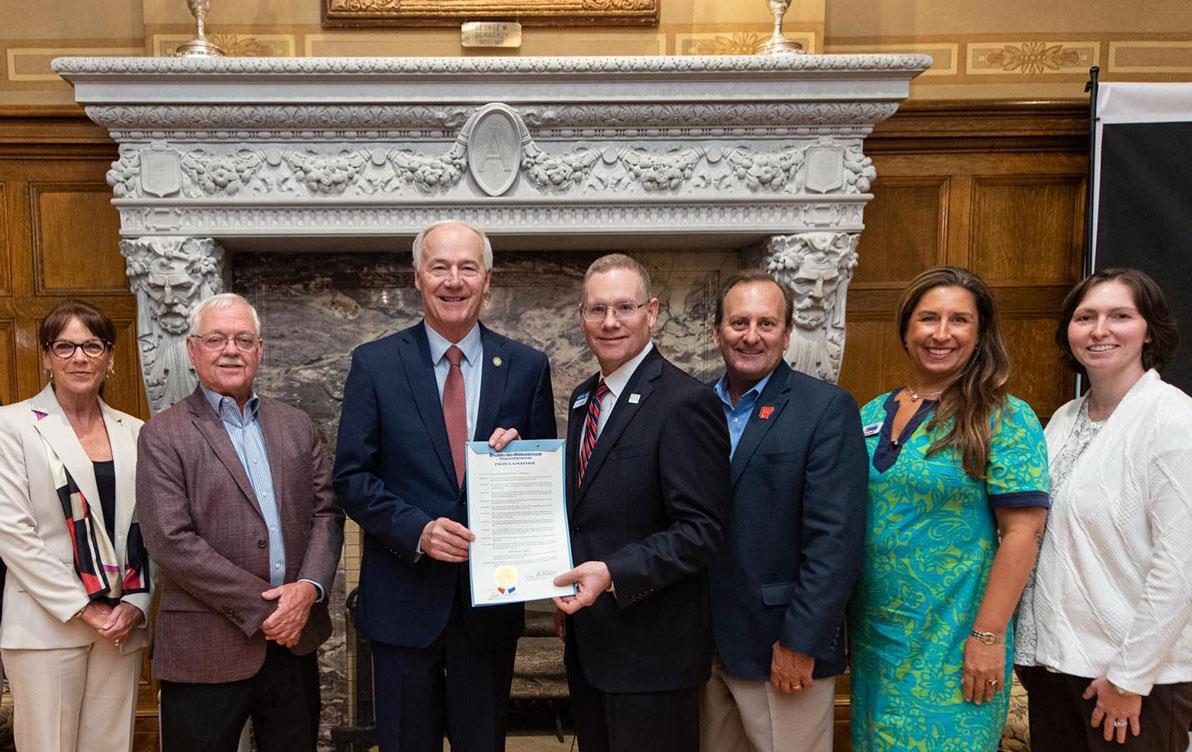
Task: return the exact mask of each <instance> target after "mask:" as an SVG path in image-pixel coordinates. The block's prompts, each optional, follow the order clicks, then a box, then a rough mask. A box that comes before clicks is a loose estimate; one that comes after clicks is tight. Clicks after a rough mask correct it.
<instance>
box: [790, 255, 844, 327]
mask: <svg viewBox="0 0 1192 752" xmlns="http://www.w3.org/2000/svg"><path fill="white" fill-rule="evenodd" d="M790 285H791V288H792V289H793V291H794V293H795V326H797V327H799V328H800V329H807V330H813V331H814V330H816V329H819V328H820V327H822V326H823V325H824V322H825V321H826V320H827V318H828V308H827V301H828V300H830V299H831V298H832V296H833V295H835V293H836V288H837V287H839V286H840V268H839V267H838V266H837V264H836V257H835V255H833V254H829V253H824V252H822V251H813V252H811V253H808V254H807V255H806V256H804V257H803V261H802V263H800V264H799V268H798V269H796V270H795V273H794V274H793V275H792V276H791V281H790Z"/></svg>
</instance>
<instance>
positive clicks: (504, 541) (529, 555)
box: [467, 439, 575, 606]
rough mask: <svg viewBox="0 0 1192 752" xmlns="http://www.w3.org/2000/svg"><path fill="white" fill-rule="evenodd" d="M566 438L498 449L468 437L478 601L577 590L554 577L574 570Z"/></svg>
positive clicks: (472, 552)
mask: <svg viewBox="0 0 1192 752" xmlns="http://www.w3.org/2000/svg"><path fill="white" fill-rule="evenodd" d="M564 443H565V442H564V441H563V439H550V440H546V441H514V442H510V444H509V446H507V447H505V449H504V450H503V451H500V452H497V451H494V450H493V448H492V447H490V446H489V445H488V442H484V441H471V442H468V462H467V465H468V467H467V473H468V528H469V529H470V530H471V531H472V532H473V533H475V534H476V540H474V541H472V545H471V547H470V550H469V553H468V569H469V571H470V574H471V579H472V605H473V606H494V605H497V604H501V603H518V602H522V601H534V600H541V599H544V598H551V597H553V596H556V595H575V588H574V587H573V586H571V585H568V586H566V587H556V586H555V585H554V584H553V583H552V580H554V578H555V577H557V576H559V575H560V574H562V573H564V572H566V571H567V570H569V569H571V568H572V563H571V535H570V533H569V531H568V525H567V491H566V486H565V484H564V475H563V473H564V466H565V463H564V457H565V456H566V450H565V449H564Z"/></svg>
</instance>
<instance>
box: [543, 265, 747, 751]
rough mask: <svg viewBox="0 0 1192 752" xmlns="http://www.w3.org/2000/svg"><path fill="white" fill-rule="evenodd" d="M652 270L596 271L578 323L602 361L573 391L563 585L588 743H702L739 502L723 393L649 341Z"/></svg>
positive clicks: (654, 308)
mask: <svg viewBox="0 0 1192 752" xmlns="http://www.w3.org/2000/svg"><path fill="white" fill-rule="evenodd" d="M657 317H658V299H657V298H655V297H652V296H651V293H650V279H649V274H648V273H647V272H646V270H645V268H643V267H642V266H641V264H639V263H637V262H636V261H634V260H633V259H631V258H629V257H628V256H623V255H619V254H613V255H609V256H604V257H602V258H600V259H597V260H596V261H595V262H594V263H593V264H592V265H591V266H590V267H589V268H588V271H587V274H586V275H585V277H584V288H583V302H582V304H581V305H580V326H581V327H582V328H583V332H584V336H585V338H586V339H587V342H588V346H589V347H590V348H591V350H592V353H593V354H594V355H595V356H596V359H597V361H599V364H600V373H598V374H596V375H594V376H592V377H591V378H590V379H588V380H587V381H585V382H583V383H582V384H580V386H579V387H578V388H577V389H576V390H575V392H574V393H573V394H572V395H571V400H570V402H569V404H570V405H571V412H570V418H569V421H568V427H567V480H568V510H569V514H570V522H571V544H572V553H573V556H574V560H575V561H577V562H582V563H581V564H579V566H577V567H576V568H575V569H573V570H571V571H569V572H567V573H565V574H563V575H561V576H560V577H557V578H556V579H555V584H556V585H567V584H572V583H574V584H575V586H576V589H577V593H576V595H574V596H567V597H562V598H556V599H555V603H556V605H557V606H558V607H559V609H560V610H561V611H562V612H564V613H565V614H567V618H566V623H565V625H563V628H564V629H565V639H566V661H567V680H568V684H569V686H570V689H571V706H572V711H573V714H574V717H575V724H576V731H577V733H578V736H579V747H580V750H581V751H582V752H605V751H606V750H607V751H608V752H639V751H640V750H651V752H696V751H697V750H698V749H699V689H700V687H701V686H702V685H703V683H704V682H705V681H706V680H707V678H708V675H709V666H710V664H711V657H712V644H711V643H712V640H711V626H710V621H709V619H710V616H709V612H708V596H707V589H708V579H707V569H706V568H707V565H708V562H710V561H711V560H712V558H713V557H714V556H715V554H716V551H717V549H718V548H719V547H720V544H721V542H722V541H723V540H724V534H725V532H724V528H725V523H726V518H727V517H728V515H729V458H728V453H729V443H728V431H727V430H726V428H725V424H724V414H723V412H722V411H721V409H720V401H719V400H718V399H717V398H716V395H715V394H714V393H713V392H712V391H711V390H710V389H708V388H707V387H706V386H704V385H702V384H700V383H699V382H697V381H696V380H695V379H692V378H691V377H690V376H688V375H686V374H684V373H683V372H682V371H680V370H679V369H678V368H676V367H675V366H673V365H671V363H670V362H669V361H667V360H666V359H665V358H664V357H662V355H661V354H660V353H659V352H658V350H657V349H656V348H655V347H654V346H653V344H652V343H651V341H650V328H651V327H652V326H653V324H654V322H655V320H656V319H657Z"/></svg>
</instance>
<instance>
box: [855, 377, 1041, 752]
mask: <svg viewBox="0 0 1192 752" xmlns="http://www.w3.org/2000/svg"><path fill="white" fill-rule="evenodd" d="M895 394H896V392H890V393H889V394H884V395H881V396H879V397H877V398H875V399H874V400H873V401H871V402H870V403H869V404H867V405H866V406H865V407H864V408H863V409H862V411H861V419H862V422H863V423H864V425H865V434H866V443H867V445H868V448H869V459H870V462H869V510H868V518H867V524H868V531H867V533H866V537H865V563H864V567H863V569H862V572H861V578H860V580H859V582H858V585H857V589H856V591H855V593H854V595H853V599H852V602H851V604H850V607H849V612H850V613H849V617H850V618H849V642H850V647H851V665H852V737H853V750H854V752H886V751H887V750H888V751H889V752H993V751H994V750H996V749H997V747H998V740H999V739H1000V738H1001V735H1002V729H1003V727H1004V726H1005V723H1006V711H1007V708H1008V705H1009V695H1008V693H1007V692H1006V691H1004V690H1003V691H1002V692H999V693H998V694H997V696H996V697H995V699H994V700H993V701H992V702H987V703H982V704H981V705H979V706H978V705H975V704H973V703H967V702H965V701H964V698H963V696H962V694H961V684H960V682H961V666H962V664H963V661H964V646H965V642H966V640H967V639H968V634H969V631H970V630H971V629H972V624H973V620H974V619H975V618H976V615H977V609H978V608H979V607H980V605H981V599H982V597H983V595H984V593H985V584H986V582H987V581H988V579H989V570H990V568H991V567H992V566H993V558H994V554H995V553H996V552H997V546H998V538H997V521H996V519H995V517H994V508H995V507H1027V506H1042V507H1046V506H1047V504H1048V496H1047V484H1048V476H1047V444H1046V441H1045V439H1044V437H1043V429H1042V428H1041V427H1040V425H1039V420H1038V418H1036V417H1035V414H1034V412H1033V411H1032V410H1031V408H1030V406H1029V405H1027V404H1026V403H1025V402H1023V401H1022V400H1020V399H1017V398H1015V397H1007V398H1006V401H1005V403H1004V405H1003V407H1002V409H1001V410H1000V412H999V413H998V414H997V415H995V416H994V418H993V421H994V434H993V437H992V442H991V447H990V458H989V465H988V467H987V471H986V478H985V480H983V481H976V480H973V479H972V478H970V477H969V476H968V475H967V474H966V473H965V472H964V465H963V461H962V459H961V456H960V453H959V452H957V451H956V449H955V448H953V447H949V448H948V449H945V450H942V451H940V452H937V453H935V454H933V455H931V456H930V457H928V456H927V449H928V447H930V446H931V443H932V441H933V440H934V439H935V438H937V437H938V436H939V435H941V434H942V433H943V431H942V430H941V429H940V428H939V427H937V428H935V429H933V430H932V431H930V432H929V431H928V430H927V423H928V422H929V421H928V420H927V418H928V417H929V416H930V415H931V413H932V411H933V410H934V408H935V404H936V403H935V402H934V401H932V400H925V401H924V402H923V404H921V405H920V407H919V410H918V412H916V414H915V416H914V417H913V418H912V419H911V420H910V422H909V423H908V424H907V426H906V428H905V429H904V430H903V432H902V435H901V436H900V437H898V441H894V440H893V437H891V435H890V431H891V424H892V422H893V420H894V414H895V413H896V412H897V411H898V403H897V401H896V400H895V399H894V396H895ZM1013 633H1014V629H1013V626H1011V627H1010V628H1009V630H1008V631H1007V645H1006V676H1005V679H1004V683H1003V686H1007V685H1008V684H1009V681H1010V670H1011V667H1012V665H1013V658H1014V646H1013V645H1012V644H1010V643H1011V642H1012V639H1011V636H1012V635H1013Z"/></svg>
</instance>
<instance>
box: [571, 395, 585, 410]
mask: <svg viewBox="0 0 1192 752" xmlns="http://www.w3.org/2000/svg"><path fill="white" fill-rule="evenodd" d="M586 404H588V393H587V392H585V393H584V394H581V395H580V396H578V397H576V398H575V402H573V403H572V405H571V409H572V410H574V409H575V408H577V407H583V406H584V405H586Z"/></svg>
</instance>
